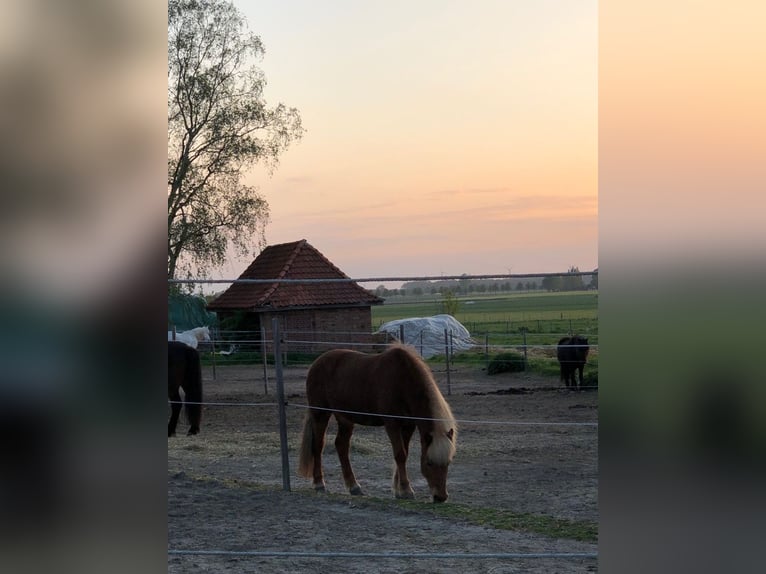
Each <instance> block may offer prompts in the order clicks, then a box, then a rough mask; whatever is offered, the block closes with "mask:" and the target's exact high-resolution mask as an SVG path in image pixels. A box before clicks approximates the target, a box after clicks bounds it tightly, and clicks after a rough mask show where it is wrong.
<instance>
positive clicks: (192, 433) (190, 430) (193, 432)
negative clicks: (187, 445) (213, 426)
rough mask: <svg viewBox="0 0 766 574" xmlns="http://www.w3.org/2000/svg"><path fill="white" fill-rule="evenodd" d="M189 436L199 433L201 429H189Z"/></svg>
mask: <svg viewBox="0 0 766 574" xmlns="http://www.w3.org/2000/svg"><path fill="white" fill-rule="evenodd" d="M186 434H187V435H188V436H192V435H195V434H199V429H189V432H188V433H186Z"/></svg>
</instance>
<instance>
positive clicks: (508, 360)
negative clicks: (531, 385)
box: [487, 352, 525, 375]
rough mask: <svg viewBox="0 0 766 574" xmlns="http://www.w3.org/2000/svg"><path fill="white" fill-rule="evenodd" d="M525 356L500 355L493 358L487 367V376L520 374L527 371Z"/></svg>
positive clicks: (515, 354) (513, 354)
mask: <svg viewBox="0 0 766 574" xmlns="http://www.w3.org/2000/svg"><path fill="white" fill-rule="evenodd" d="M524 367H525V365H524V355H522V354H521V353H513V352H509V353H500V354H499V355H496V356H495V357H493V358H492V360H491V361H490V362H489V365H487V374H488V375H496V374H498V373H518V372H521V371H524V370H525V368H524Z"/></svg>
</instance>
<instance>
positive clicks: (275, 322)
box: [271, 317, 290, 492]
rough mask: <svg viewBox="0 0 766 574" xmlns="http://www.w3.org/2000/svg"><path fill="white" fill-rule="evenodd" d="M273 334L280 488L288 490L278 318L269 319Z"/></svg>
mask: <svg viewBox="0 0 766 574" xmlns="http://www.w3.org/2000/svg"><path fill="white" fill-rule="evenodd" d="M271 331H272V333H273V335H274V367H275V369H276V373H277V405H278V408H279V444H280V449H279V450H280V451H281V453H282V490H286V491H287V492H290V459H289V458H288V456H287V414H286V413H285V407H286V405H287V401H285V384H284V379H283V377H282V349H280V334H279V319H277V318H276V317H275V318H274V319H272V320H271Z"/></svg>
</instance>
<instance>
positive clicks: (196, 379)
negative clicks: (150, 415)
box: [168, 341, 202, 437]
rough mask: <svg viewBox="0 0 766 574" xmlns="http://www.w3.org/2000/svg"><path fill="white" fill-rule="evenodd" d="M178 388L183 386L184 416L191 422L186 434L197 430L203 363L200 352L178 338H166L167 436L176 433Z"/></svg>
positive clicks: (179, 406) (179, 401)
mask: <svg viewBox="0 0 766 574" xmlns="http://www.w3.org/2000/svg"><path fill="white" fill-rule="evenodd" d="M180 389H183V390H184V396H185V399H186V401H185V404H186V418H187V419H189V425H190V426H189V432H188V433H187V434H190V435H193V434H197V433H198V432H199V426H200V420H201V418H202V405H201V404H200V403H201V402H202V365H201V363H200V359H199V352H198V351H197V349H193V348H192V347H189V346H188V345H187V344H185V343H182V342H181V341H168V399H169V400H170V421H169V422H168V436H169V437H171V436H173V435H175V434H176V425H177V424H178V416H179V415H180V414H181V405H182V401H181V393H180Z"/></svg>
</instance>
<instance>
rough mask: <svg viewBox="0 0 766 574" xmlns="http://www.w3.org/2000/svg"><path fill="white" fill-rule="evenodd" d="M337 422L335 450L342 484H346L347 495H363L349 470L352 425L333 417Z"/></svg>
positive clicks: (352, 472)
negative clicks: (341, 473) (341, 474)
mask: <svg viewBox="0 0 766 574" xmlns="http://www.w3.org/2000/svg"><path fill="white" fill-rule="evenodd" d="M335 420H337V421H338V436H336V437H335V450H336V451H338V460H340V468H341V471H342V472H343V482H345V483H346V488H348V491H349V493H351V494H353V495H360V494H364V492H362V487H361V486H359V483H358V482H357V481H356V476H354V470H353V469H352V468H351V459H350V458H349V452H350V450H351V435H352V434H353V432H354V423H352V422H351V421H348V420H346V419H340V418H339V417H337V416H336V417H335Z"/></svg>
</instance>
